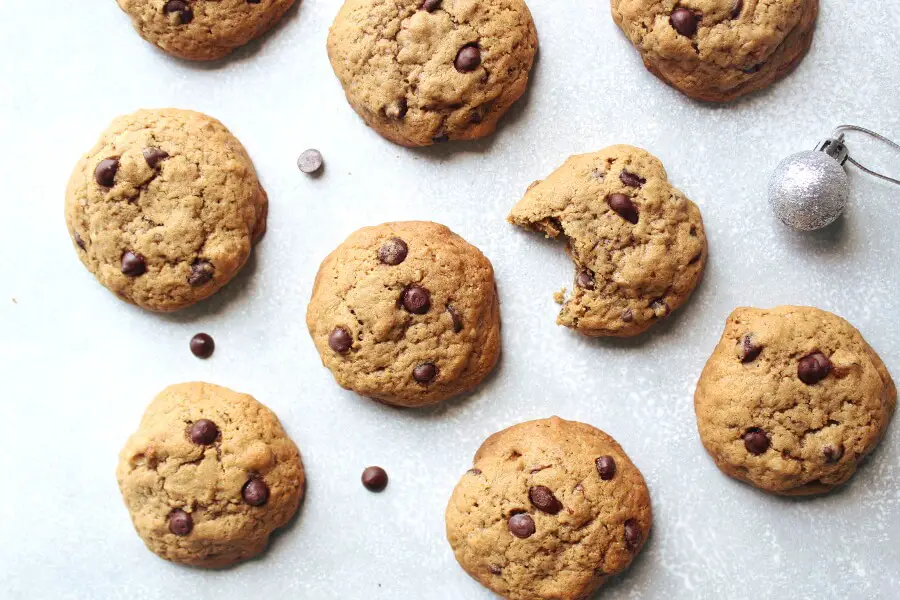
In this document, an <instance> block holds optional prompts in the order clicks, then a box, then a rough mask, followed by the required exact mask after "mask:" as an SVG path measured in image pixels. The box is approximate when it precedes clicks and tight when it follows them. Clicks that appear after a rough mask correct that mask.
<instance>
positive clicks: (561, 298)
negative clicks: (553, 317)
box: [553, 288, 566, 306]
mask: <svg viewBox="0 0 900 600" xmlns="http://www.w3.org/2000/svg"><path fill="white" fill-rule="evenodd" d="M553 301H554V302H556V303H557V304H559V305H560V306H562V305H563V304H565V303H566V288H563V289H561V290H559V291H558V292H556V293H555V294H553Z"/></svg>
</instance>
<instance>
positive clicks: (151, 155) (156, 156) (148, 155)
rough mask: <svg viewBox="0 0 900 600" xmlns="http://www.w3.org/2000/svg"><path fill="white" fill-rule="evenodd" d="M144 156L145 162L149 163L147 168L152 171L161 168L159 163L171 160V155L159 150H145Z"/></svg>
mask: <svg viewBox="0 0 900 600" xmlns="http://www.w3.org/2000/svg"><path fill="white" fill-rule="evenodd" d="M143 154H144V160H145V161H147V166H148V167H150V168H151V169H155V168H156V167H158V166H159V163H161V162H162V161H164V160H165V159H167V158H169V153H168V152H166V151H165V150H160V149H159V148H144V152H143Z"/></svg>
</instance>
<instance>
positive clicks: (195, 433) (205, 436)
mask: <svg viewBox="0 0 900 600" xmlns="http://www.w3.org/2000/svg"><path fill="white" fill-rule="evenodd" d="M217 437H219V428H218V427H216V424H215V423H213V422H212V421H210V420H209V419H200V420H199V421H194V424H193V425H191V431H190V438H191V441H192V442H194V443H195V444H197V445H198V446H208V445H210V444H212V443H213V442H215V441H216V438H217Z"/></svg>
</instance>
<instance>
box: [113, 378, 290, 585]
mask: <svg viewBox="0 0 900 600" xmlns="http://www.w3.org/2000/svg"><path fill="white" fill-rule="evenodd" d="M116 476H117V478H118V480H119V488H120V489H121V491H122V497H123V498H124V499H125V505H126V506H127V507H128V512H129V513H131V520H132V522H133V523H134V528H135V529H136V530H137V532H138V535H140V536H141V538H142V539H143V540H144V542H145V543H146V544H147V547H148V548H149V549H150V550H151V551H153V552H155V553H156V554H158V555H159V556H161V557H162V558H165V559H167V560H171V561H175V562H179V563H183V564H187V565H193V566H198V567H224V566H227V565H230V564H232V563H234V562H237V561H239V560H244V559H247V558H251V557H253V556H256V555H257V554H259V553H260V552H262V551H263V549H264V548H265V547H266V544H267V543H268V540H269V535H270V534H271V533H272V532H273V531H274V530H275V529H278V528H279V527H281V526H283V525H284V524H286V523H287V522H288V521H289V520H290V519H291V517H292V516H293V515H294V513H295V512H296V511H297V507H298V506H299V504H300V500H301V498H302V497H303V492H304V474H303V465H302V463H301V461H300V453H299V452H298V451H297V446H295V445H294V442H292V441H291V439H290V438H289V437H288V436H287V434H286V433H285V432H284V429H282V428H281V424H280V423H279V422H278V418H277V417H276V416H275V414H274V413H273V412H272V411H271V410H269V409H268V408H266V407H265V406H263V405H262V404H260V403H259V402H257V401H256V400H254V399H253V397H251V396H248V395H246V394H238V393H236V392H233V391H231V390H229V389H226V388H223V387H219V386H217V385H212V384H209V383H183V384H179V385H173V386H170V387H168V388H166V389H165V390H163V391H162V392H161V393H160V394H159V395H158V396H157V397H156V398H155V399H154V400H153V402H151V403H150V406H148V407H147V411H146V412H145V413H144V417H143V419H142V420H141V424H140V426H139V427H138V430H137V431H136V432H135V433H134V434H133V435H132V436H131V437H130V438H129V439H128V442H127V443H126V444H125V447H124V448H123V449H122V452H121V454H120V455H119V466H118V468H117V469H116Z"/></svg>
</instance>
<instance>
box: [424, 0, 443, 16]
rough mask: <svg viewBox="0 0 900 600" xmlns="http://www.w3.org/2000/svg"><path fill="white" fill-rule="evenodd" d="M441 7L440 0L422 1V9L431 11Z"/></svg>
mask: <svg viewBox="0 0 900 600" xmlns="http://www.w3.org/2000/svg"><path fill="white" fill-rule="evenodd" d="M440 7H441V0H425V2H423V3H422V10H424V11H427V12H430V13H433V12H434V11H436V10H437V9H439V8H440Z"/></svg>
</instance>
